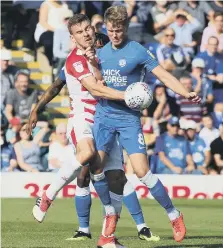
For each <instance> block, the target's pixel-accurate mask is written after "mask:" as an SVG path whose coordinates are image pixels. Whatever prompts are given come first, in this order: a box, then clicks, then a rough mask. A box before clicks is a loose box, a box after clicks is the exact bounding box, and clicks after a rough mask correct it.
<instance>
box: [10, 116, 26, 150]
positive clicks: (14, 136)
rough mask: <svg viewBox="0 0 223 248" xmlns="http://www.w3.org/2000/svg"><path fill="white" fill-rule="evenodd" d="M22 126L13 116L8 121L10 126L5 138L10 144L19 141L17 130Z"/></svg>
mask: <svg viewBox="0 0 223 248" xmlns="http://www.w3.org/2000/svg"><path fill="white" fill-rule="evenodd" d="M21 127H22V123H21V120H20V119H19V118H18V117H13V118H12V119H11V121H10V128H9V129H8V130H7V131H6V140H7V142H9V143H11V144H12V145H13V144H15V143H16V142H18V141H19V131H20V129H21Z"/></svg>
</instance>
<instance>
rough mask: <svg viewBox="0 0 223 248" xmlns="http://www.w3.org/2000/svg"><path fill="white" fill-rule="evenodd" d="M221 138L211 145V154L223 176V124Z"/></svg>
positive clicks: (220, 129)
mask: <svg viewBox="0 0 223 248" xmlns="http://www.w3.org/2000/svg"><path fill="white" fill-rule="evenodd" d="M219 131H220V136H219V137H218V138H217V139H215V140H214V141H213V142H212V143H211V154H212V156H213V157H214V163H215V165H216V167H217V171H218V172H219V173H220V174H223V123H222V124H221V125H220V127H219Z"/></svg>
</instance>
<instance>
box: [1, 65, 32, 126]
mask: <svg viewBox="0 0 223 248" xmlns="http://www.w3.org/2000/svg"><path fill="white" fill-rule="evenodd" d="M29 81H30V79H29V74H28V72H27V71H26V70H20V71H18V72H17V73H16V75H15V87H16V88H15V89H11V90H10V91H9V92H8V93H7V96H6V109H5V115H6V117H7V119H8V121H9V123H10V121H11V120H12V118H13V117H15V116H17V117H19V118H20V119H21V120H26V119H28V118H29V114H30V112H31V110H32V109H33V108H34V107H35V105H36V103H37V91H36V90H33V89H30V88H29Z"/></svg>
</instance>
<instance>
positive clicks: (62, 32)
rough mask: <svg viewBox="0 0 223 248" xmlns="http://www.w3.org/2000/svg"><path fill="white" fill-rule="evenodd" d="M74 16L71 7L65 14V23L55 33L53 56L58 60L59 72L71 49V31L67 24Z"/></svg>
mask: <svg viewBox="0 0 223 248" xmlns="http://www.w3.org/2000/svg"><path fill="white" fill-rule="evenodd" d="M72 16H73V12H72V11H71V10H69V9H67V11H66V12H65V14H64V25H63V27H61V28H57V29H56V30H55V31H54V35H53V56H54V58H56V59H57V60H58V63H57V72H58V73H59V72H60V70H61V69H62V67H63V66H64V64H65V61H66V58H67V55H68V54H69V52H70V51H71V40H70V33H69V31H68V28H67V25H68V21H69V18H70V17H72Z"/></svg>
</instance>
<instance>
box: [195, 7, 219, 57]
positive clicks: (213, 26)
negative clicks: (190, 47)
mask: <svg viewBox="0 0 223 248" xmlns="http://www.w3.org/2000/svg"><path fill="white" fill-rule="evenodd" d="M211 36H215V37H217V38H218V40H219V43H218V52H219V53H223V13H220V12H217V13H215V15H214V21H213V23H210V24H209V26H208V27H206V28H205V29H204V32H203V36H202V40H201V48H200V50H201V52H204V51H205V50H206V49H207V45H208V39H209V38H210V37H211Z"/></svg>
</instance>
